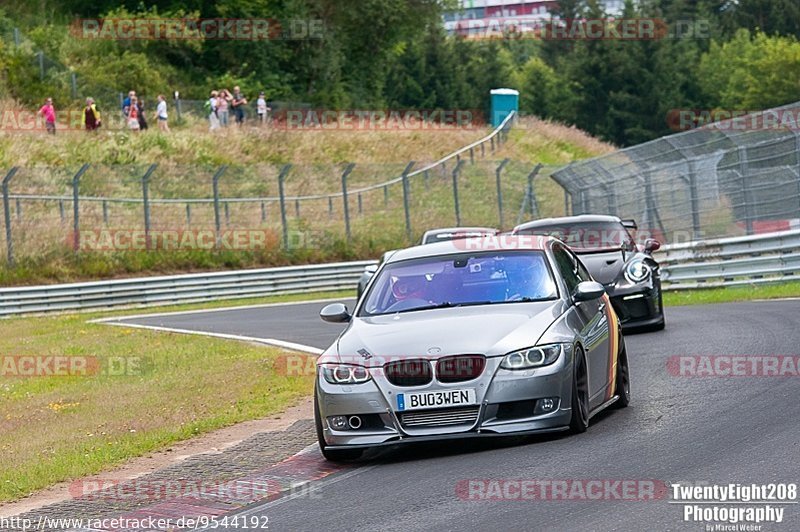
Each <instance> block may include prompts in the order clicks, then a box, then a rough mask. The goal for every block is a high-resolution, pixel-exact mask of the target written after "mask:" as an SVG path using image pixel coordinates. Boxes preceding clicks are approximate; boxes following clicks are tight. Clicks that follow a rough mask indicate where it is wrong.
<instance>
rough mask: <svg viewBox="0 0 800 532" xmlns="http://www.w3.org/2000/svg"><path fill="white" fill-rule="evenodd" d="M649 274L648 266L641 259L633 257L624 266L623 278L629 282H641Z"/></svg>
mask: <svg viewBox="0 0 800 532" xmlns="http://www.w3.org/2000/svg"><path fill="white" fill-rule="evenodd" d="M649 276H650V266H648V265H647V264H645V262H644V261H643V260H642V259H635V260H632V261H630V262H629V263H628V265H627V266H626V267H625V278H626V279H627V280H628V281H630V282H631V283H641V282H642V281H644V280H645V279H647V278H648V277H649Z"/></svg>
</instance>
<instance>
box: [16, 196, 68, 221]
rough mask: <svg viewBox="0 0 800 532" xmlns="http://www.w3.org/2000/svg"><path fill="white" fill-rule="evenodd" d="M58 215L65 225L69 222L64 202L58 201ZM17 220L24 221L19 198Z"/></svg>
mask: <svg viewBox="0 0 800 532" xmlns="http://www.w3.org/2000/svg"><path fill="white" fill-rule="evenodd" d="M58 215H59V217H60V218H61V223H62V224H63V223H64V222H65V221H66V220H67V214H66V212H65V211H64V200H58ZM17 220H20V221H22V205H20V202H19V198H17Z"/></svg>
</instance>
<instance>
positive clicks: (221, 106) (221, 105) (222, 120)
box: [217, 89, 231, 127]
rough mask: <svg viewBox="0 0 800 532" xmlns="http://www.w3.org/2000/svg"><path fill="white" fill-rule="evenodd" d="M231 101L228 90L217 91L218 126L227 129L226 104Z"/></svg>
mask: <svg viewBox="0 0 800 532" xmlns="http://www.w3.org/2000/svg"><path fill="white" fill-rule="evenodd" d="M230 100H231V93H230V92H228V89H222V90H221V91H219V96H218V97H217V117H218V118H219V125H221V126H222V127H228V102H230Z"/></svg>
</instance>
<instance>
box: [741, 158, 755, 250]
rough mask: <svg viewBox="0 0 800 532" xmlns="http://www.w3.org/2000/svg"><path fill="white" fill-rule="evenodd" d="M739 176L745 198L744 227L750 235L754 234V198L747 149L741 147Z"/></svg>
mask: <svg viewBox="0 0 800 532" xmlns="http://www.w3.org/2000/svg"><path fill="white" fill-rule="evenodd" d="M738 156H739V174H740V175H741V176H742V196H743V197H744V225H745V228H746V230H747V234H748V235H752V234H753V198H752V194H751V191H750V175H749V174H750V166H749V165H748V164H747V148H745V147H744V146H739V149H738Z"/></svg>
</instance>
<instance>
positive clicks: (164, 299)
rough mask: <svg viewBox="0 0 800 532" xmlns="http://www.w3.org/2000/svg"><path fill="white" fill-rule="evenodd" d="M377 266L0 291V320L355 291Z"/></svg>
mask: <svg viewBox="0 0 800 532" xmlns="http://www.w3.org/2000/svg"><path fill="white" fill-rule="evenodd" d="M375 263H376V261H358V262H344V263H335V264H318V265H309V266H287V267H281V268H266V269H258V270H238V271H230V272H214V273H200V274H189V275H175V276H168V277H146V278H137V279H119V280H113V281H100V282H91V283H73V284H62V285H45V286H30V287H14V288H3V289H0V316H10V315H15V314H30V313H42V312H59V311H70V310H84V309H101V308H112V307H119V306H149V305H171V304H177V303H196V302H202V301H214V300H220V299H237V298H245V297H259V296H266V295H276V294H292V293H304V292H320V291H327V290H348V289H352V290H353V295H355V286H356V283H357V282H358V278H359V276H360V275H361V273H362V272H363V271H364V267H365V266H367V265H369V264H375Z"/></svg>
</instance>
